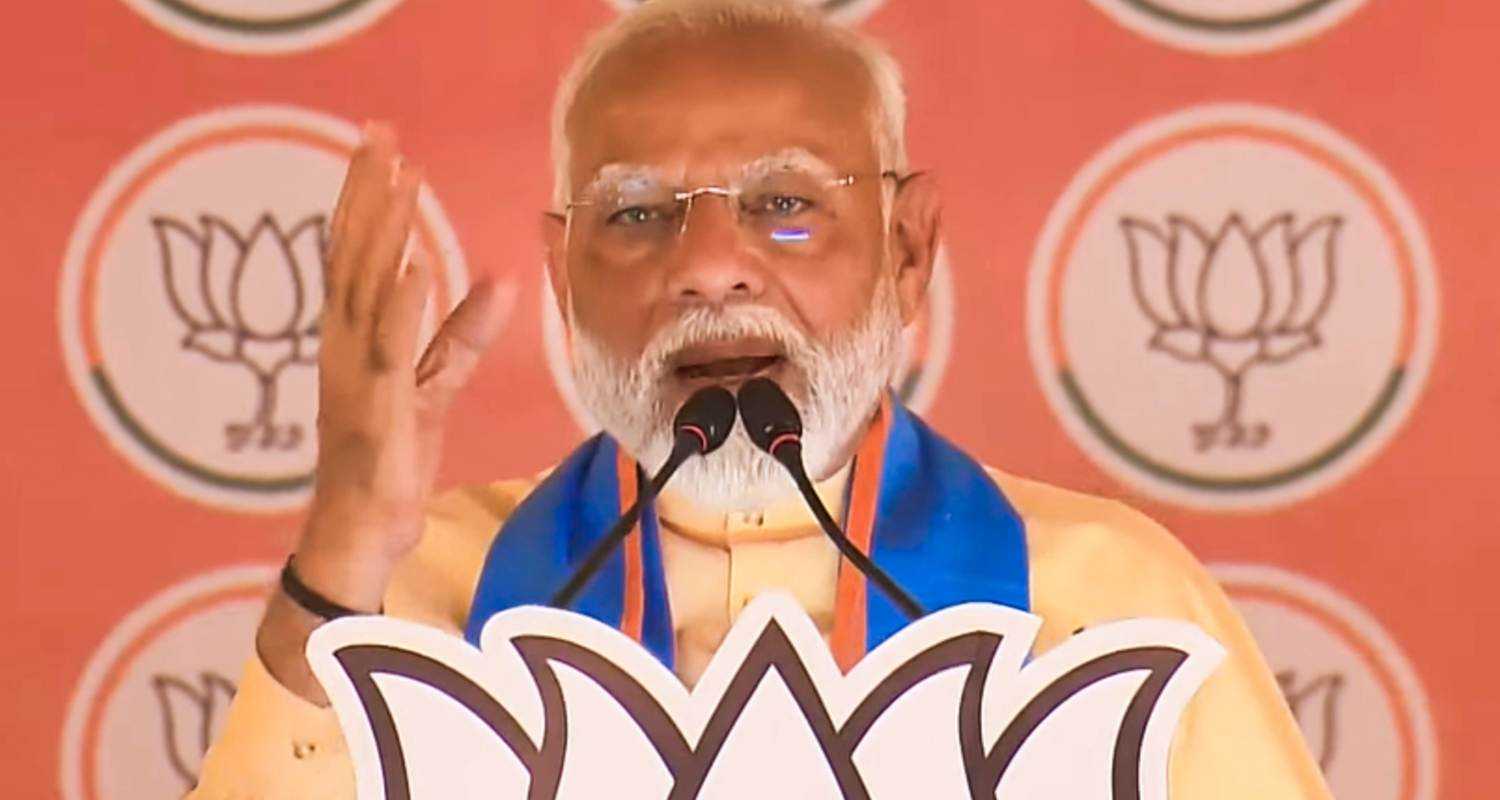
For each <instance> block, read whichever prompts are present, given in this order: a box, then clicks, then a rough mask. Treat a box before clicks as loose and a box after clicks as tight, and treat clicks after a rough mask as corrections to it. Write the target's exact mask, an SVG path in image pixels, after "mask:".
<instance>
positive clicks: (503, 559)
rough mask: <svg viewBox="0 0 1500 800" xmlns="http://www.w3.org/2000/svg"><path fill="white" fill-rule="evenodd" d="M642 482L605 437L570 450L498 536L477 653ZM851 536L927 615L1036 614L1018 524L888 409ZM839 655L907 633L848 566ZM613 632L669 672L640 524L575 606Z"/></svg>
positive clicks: (863, 474)
mask: <svg viewBox="0 0 1500 800" xmlns="http://www.w3.org/2000/svg"><path fill="white" fill-rule="evenodd" d="M643 480H644V475H643V473H642V472H641V470H640V469H639V467H638V466H637V465H636V464H635V462H634V460H633V459H631V458H630V457H629V456H628V455H626V454H625V453H624V452H623V451H622V450H621V448H620V447H619V445H618V444H616V443H615V441H614V440H613V439H611V438H610V437H609V436H608V435H606V434H602V433H601V434H599V435H597V436H594V437H593V438H591V439H589V440H588V441H586V442H584V443H583V445H581V446H580V447H579V448H578V449H577V450H575V451H573V453H572V454H571V455H569V456H568V458H567V459H566V460H565V461H563V462H562V464H560V465H559V466H558V467H557V469H555V470H553V472H552V473H551V474H550V475H549V476H548V477H547V479H546V480H544V481H543V482H542V483H541V484H540V485H538V486H537V487H536V489H534V490H533V491H532V492H531V493H530V494H529V495H527V497H526V499H525V500H524V501H522V502H521V504H520V505H519V506H517V507H516V509H515V511H514V512H513V513H512V514H511V515H510V517H509V518H508V519H506V521H505V522H504V523H503V524H502V525H501V527H500V531H499V533H498V535H497V536H496V538H495V541H494V543H493V544H492V545H491V546H490V551H489V554H488V555H487V556H486V558H485V562H484V568H483V570H482V571H481V573H480V576H479V583H478V586H477V588H476V590H475V594H474V600H473V603H472V605H471V607H470V611H469V620H468V624H467V625H466V627H465V637H466V638H467V639H468V640H469V641H470V642H472V643H474V644H475V645H476V646H477V645H478V642H479V634H480V631H481V630H482V629H483V628H484V623H485V622H487V621H488V620H489V618H490V617H491V616H493V615H495V614H497V613H499V612H501V611H504V610H506V609H508V608H513V607H515V606H521V605H541V604H545V603H546V602H547V601H548V599H549V598H550V597H551V596H552V594H553V592H555V591H556V590H557V589H558V587H560V586H562V584H563V583H564V582H565V581H566V580H567V579H568V577H569V576H570V575H571V574H572V573H573V571H574V569H576V568H577V566H578V564H579V562H580V561H582V559H583V557H584V556H585V554H587V553H588V551H589V549H590V548H591V547H592V546H593V544H594V543H595V542H596V541H597V540H598V539H599V538H601V537H602V536H603V535H604V534H605V532H606V531H607V530H608V528H609V527H610V525H612V524H613V523H614V521H615V519H616V518H618V517H619V515H620V510H621V509H622V508H625V507H628V506H629V505H630V504H631V503H633V502H634V500H635V496H636V491H637V489H638V487H639V485H640V483H641V482H642V481H643ZM844 525H845V531H846V532H847V533H848V535H849V538H850V539H851V540H853V542H854V543H855V545H856V546H858V547H859V548H860V549H861V550H863V551H864V552H865V553H867V554H869V555H870V557H871V559H873V560H874V562H875V563H876V564H878V565H879V566H880V567H881V568H883V569H884V570H886V571H887V572H888V573H890V575H891V577H892V578H893V579H894V580H895V581H896V583H897V584H899V585H900V586H901V587H902V588H904V589H906V591H908V592H910V593H911V594H912V595H913V596H914V597H915V598H916V599H917V601H918V602H919V603H920V604H921V605H922V607H923V608H924V609H926V610H927V611H935V610H937V609H940V608H946V607H948V606H952V605H957V604H959V603H967V602H989V603H996V604H999V605H1005V606H1010V607H1011V608H1017V609H1020V610H1022V611H1026V610H1029V605H1030V603H1029V590H1028V582H1027V554H1026V535H1025V529H1024V524H1023V522H1022V520H1021V518H1020V516H1019V515H1018V514H1017V513H1016V511H1015V509H1014V508H1013V507H1012V506H1011V504H1010V502H1009V501H1008V500H1006V498H1005V496H1004V495H1003V494H1002V493H1001V491H1000V489H999V487H998V486H996V485H995V482H994V481H993V480H992V479H991V478H990V476H989V475H988V474H987V473H986V472H985V471H984V468H983V467H981V466H980V465H979V464H978V463H977V462H975V461H974V459H972V458H970V457H969V456H968V455H966V454H965V453H964V452H963V451H961V450H959V449H958V448H957V447H956V446H954V445H953V444H952V443H951V442H949V441H947V440H946V439H944V438H943V437H942V436H939V435H938V434H937V433H936V432H934V431H933V430H932V429H931V428H929V427H928V426H927V425H926V423H924V422H923V421H922V420H920V419H918V418H917V417H916V415H914V414H912V413H911V412H910V411H909V410H907V409H906V408H905V407H903V406H902V405H901V404H900V403H899V402H896V401H894V400H893V399H891V398H889V397H887V399H886V400H885V402H883V403H882V404H881V407H880V410H879V412H878V414H877V416H876V418H875V421H874V423H873V424H872V425H871V426H870V430H869V432H868V433H867V434H866V436H865V439H864V441H863V442H862V443H861V445H860V448H859V450H858V451H857V453H856V456H855V460H854V465H853V475H852V476H851V479H850V498H849V502H848V503H846V515H845V520H844ZM838 583H839V585H838V593H837V604H836V606H835V612H834V624H833V631H832V636H831V639H832V649H833V653H834V657H835V658H836V659H837V661H838V663H839V664H840V666H842V667H843V668H844V669H848V668H850V667H851V666H853V665H854V664H855V663H856V662H858V661H859V659H860V658H862V657H863V656H864V654H865V653H866V652H867V651H868V650H870V649H872V648H874V647H875V646H877V645H879V644H880V643H881V642H882V641H884V640H885V639H886V638H888V637H889V636H890V635H891V634H893V633H895V632H896V631H897V630H899V629H900V628H901V627H902V626H904V625H905V624H906V622H907V620H906V619H905V617H904V616H903V615H902V614H901V612H900V610H898V609H897V608H896V607H895V606H894V605H892V604H891V603H890V602H889V600H887V598H886V597H885V596H884V595H882V594H880V593H879V592H875V593H873V594H872V593H870V592H868V591H867V587H866V585H865V580H864V577H863V576H862V575H860V573H859V572H858V570H856V569H854V568H853V567H852V566H850V565H849V564H848V563H847V562H844V563H842V564H841V565H840V568H839V577H838ZM574 610H576V611H578V612H579V613H582V614H586V615H588V616H590V617H593V618H594V619H596V620H599V621H601V622H604V623H606V624H608V625H613V626H618V627H620V628H621V629H622V630H624V631H625V632H626V633H627V634H629V635H631V636H633V637H634V638H635V639H636V640H637V641H640V642H641V643H642V644H643V645H644V646H645V647H646V648H647V649H648V650H650V651H651V652H652V653H653V654H654V655H655V656H656V657H657V658H658V659H660V660H661V661H662V662H663V663H664V664H666V665H667V667H669V668H670V667H672V665H673V626H672V611H671V608H670V607H669V604H668V602H667V588H666V574H665V571H664V569H663V566H662V557H661V543H660V539H659V526H658V523H657V518H656V514H655V511H654V509H652V508H650V507H649V506H648V507H647V508H646V509H645V511H644V513H642V515H641V522H640V524H639V525H638V526H637V527H636V530H635V531H633V532H632V533H631V534H630V535H629V536H628V537H627V538H626V542H625V546H624V547H622V548H620V549H618V550H616V552H615V553H614V554H613V555H612V556H611V557H610V559H609V560H608V562H607V563H606V564H605V566H604V568H603V569H602V570H600V572H599V574H598V575H596V576H595V577H594V579H593V580H592V581H590V582H589V585H588V586H587V587H585V589H584V590H583V593H582V594H581V595H579V598H578V601H577V603H576V606H575V609H574Z"/></svg>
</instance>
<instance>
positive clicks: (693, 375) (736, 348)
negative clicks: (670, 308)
mask: <svg viewBox="0 0 1500 800" xmlns="http://www.w3.org/2000/svg"><path fill="white" fill-rule="evenodd" d="M785 360H786V356H785V355H784V354H783V353H782V352H781V349H780V347H779V346H778V345H776V344H775V343H772V342H765V341H750V340H741V341H734V342H715V343H712V344H703V345H693V346H691V347H687V348H684V349H683V350H682V351H681V352H679V353H678V354H677V355H676V357H674V358H673V359H672V362H673V367H672V374H673V375H675V376H677V377H678V378H680V379H682V380H685V381H694V382H699V381H706V382H714V383H726V382H727V383H733V382H738V381H744V380H749V379H750V378H753V377H755V376H757V375H763V374H765V373H767V372H770V371H771V370H773V369H775V368H776V367H777V366H778V365H779V364H781V363H782V362H783V361H785Z"/></svg>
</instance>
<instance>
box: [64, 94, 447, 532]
mask: <svg viewBox="0 0 1500 800" xmlns="http://www.w3.org/2000/svg"><path fill="white" fill-rule="evenodd" d="M357 141H358V131H357V130H356V129H355V128H354V126H352V125H349V124H348V123H345V122H342V121H340V120H336V119H333V118H330V117H326V116H322V115H319V114H312V113H309V112H306V111H301V110H296V109H290V108H281V107H265V106H252V107H241V108H235V109H229V110H224V111H218V112H214V113H210V114H205V115H203V116H198V117H193V118H190V119H187V120H184V121H182V122H179V123H177V124H176V125H173V126H172V127H170V128H168V129H167V130H166V131H163V132H162V133H160V134H158V135H157V136H155V137H154V138H152V139H151V140H150V141H148V142H147V143H146V144H144V145H142V146H141V147H140V148H138V149H137V150H136V151H135V152H133V153H131V154H130V155H129V156H127V157H126V158H125V159H124V161H123V162H122V163H121V164H119V165H118V166H117V167H115V169H114V170H113V171H112V172H111V173H110V175H109V176H108V178H106V179H105V181H104V183H103V184H102V185H101V186H100V187H99V188H98V189H97V190H96V191H95V193H94V196H93V197H92V198H91V199H90V200H89V204H88V207H87V209H86V210H85V211H84V213H83V216H82V217H81V218H80V220H79V222H78V224H77V227H76V228H75V229H74V232H73V235H72V238H71V240H70V241H69V243H68V252H67V260H66V263H65V264H64V266H63V271H62V283H61V288H60V293H61V296H60V298H59V304H60V306H61V314H60V324H61V334H62V342H63V352H64V354H65V356H66V358H67V365H68V371H69V375H70V377H71V378H72V380H73V385H74V388H75V389H76V390H77V391H78V394H79V396H80V397H81V398H82V400H83V404H84V406H85V407H86V408H87V409H88V412H89V415H90V416H91V417H92V418H93V420H94V422H95V424H97V425H98V426H99V427H100V429H102V430H103V431H104V433H105V435H106V436H107V437H108V439H109V441H110V442H111V443H112V444H114V446H115V447H116V449H118V450H119V451H120V452H122V453H124V454H125V455H126V456H127V457H128V458H129V459H130V461H131V462H132V463H134V464H135V465H136V466H137V467H139V468H140V469H142V470H143V471H144V472H146V473H147V474H148V475H150V476H151V477H153V478H155V479H156V480H157V481H159V482H161V483H162V484H164V485H166V486H168V487H169V488H171V489H172V490H173V491H176V492H178V493H180V494H182V495H184V496H186V497H190V498H193V499H196V500H200V501H203V502H207V503H211V504H215V505H222V506H228V507H231V508H235V509H240V510H266V511H276V510H284V509H287V508H290V507H293V506H296V505H298V504H300V503H301V502H302V501H303V500H304V499H305V497H306V495H307V491H308V487H309V485H310V481H311V477H312V469H313V464H314V461H315V459H316V455H317V453H316V444H317V442H316V432H317V427H316V424H317V370H316V364H317V354H318V317H319V314H320V310H321V308H322V301H323V292H322V284H323V278H322V272H323V269H322V257H323V251H324V243H325V240H326V237H327V217H328V214H329V212H330V210H331V206H332V204H333V202H334V200H335V198H336V197H337V195H338V188H339V185H340V184H341V183H342V181H343V176H344V171H345V169H346V165H347V161H348V158H349V155H350V154H351V153H352V152H353V150H354V147H355V146H356V143H357ZM420 205H421V214H420V218H419V220H418V224H417V226H416V229H417V233H418V236H419V237H420V238H421V239H422V240H423V243H424V244H425V245H426V246H427V247H428V250H429V251H430V252H432V253H434V254H437V256H438V259H439V261H440V262H441V264H440V269H441V271H442V272H441V274H442V275H444V276H445V278H444V279H441V280H439V281H438V282H437V287H436V289H435V295H436V296H435V298H434V299H435V302H433V303H431V304H430V305H429V323H430V321H431V320H430V317H431V316H432V312H433V311H434V309H446V308H449V307H450V306H451V304H452V302H453V298H457V297H460V296H462V294H463V292H464V289H465V286H466V283H467V276H466V272H465V267H464V260H463V255H462V253H461V251H460V250H459V246H458V242H457V239H456V237H455V236H454V234H453V231H452V229H451V228H450V227H449V225H448V223H447V221H446V219H445V217H444V215H443V213H442V209H441V208H440V207H439V206H438V204H437V201H436V199H435V198H433V197H432V195H431V194H430V193H429V192H428V191H427V190H426V189H424V190H423V192H422V196H421V199H420ZM428 329H429V330H431V325H430V324H429V325H428Z"/></svg>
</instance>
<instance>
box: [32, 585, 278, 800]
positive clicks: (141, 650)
mask: <svg viewBox="0 0 1500 800" xmlns="http://www.w3.org/2000/svg"><path fill="white" fill-rule="evenodd" d="M275 577H276V569H275V568H274V567H271V566H246V567H229V568H225V569H220V570H216V571H214V572H210V573H207V574H204V575H200V576H197V577H194V578H191V579H189V580H186V581H183V582H182V583H180V584H177V585H175V586H173V587H171V588H169V589H166V590H165V591H163V592H161V593H160V594H158V595H157V596H155V597H153V598H151V599H150V600H148V601H147V602H146V603H144V604H142V605H141V606H140V607H139V608H137V609H135V610H134V611H132V612H131V613H130V614H128V615H126V617H125V618H124V620H122V621H121V622H120V624H119V626H117V627H116V628H115V629H114V630H113V631H111V632H110V633H109V635H108V636H107V637H105V640H104V642H103V643H102V644H101V645H100V646H99V649H98V650H96V651H95V653H94V656H93V658H92V659H90V661H89V664H88V666H87V667H86V668H85V669H84V672H83V677H82V678H81V679H80V681H79V683H78V687H77V689H76V690H75V691H74V694H73V699H72V701H71V702H70V703H69V704H68V715H67V721H66V723H65V725H64V729H63V738H62V764H61V768H62V773H61V776H60V778H61V785H62V796H63V797H64V798H65V800H118V798H135V797H181V796H182V795H183V794H184V793H186V792H188V791H189V790H191V789H192V788H193V787H194V786H195V785H197V783H198V773H199V768H200V767H201V765H202V761H203V755H204V753H205V752H206V751H207V750H208V746H209V744H211V743H212V742H213V740H214V738H215V737H216V736H217V735H218V731H219V729H220V728H222V727H223V724H224V719H225V713H226V712H227V711H228V708H229V703H230V701H231V700H232V699H233V698H234V693H235V686H236V681H238V680H239V677H240V671H241V670H242V669H243V668H244V665H245V659H246V658H248V657H249V656H250V653H251V652H252V650H253V640H254V638H255V629H256V626H257V625H258V624H259V622H260V616H261V613H262V612H263V611H264V609H265V599H266V590H267V587H268V586H270V584H271V582H272V581H273V580H274V579H275Z"/></svg>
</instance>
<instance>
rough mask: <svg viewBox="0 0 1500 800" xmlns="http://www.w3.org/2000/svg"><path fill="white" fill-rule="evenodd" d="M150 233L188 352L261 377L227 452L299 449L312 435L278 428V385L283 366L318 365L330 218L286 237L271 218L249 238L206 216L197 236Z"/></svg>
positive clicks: (160, 221)
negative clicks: (249, 409) (251, 405)
mask: <svg viewBox="0 0 1500 800" xmlns="http://www.w3.org/2000/svg"><path fill="white" fill-rule="evenodd" d="M151 223H152V225H153V226H154V228H155V229H156V237H157V241H158V243H159V244H160V245H161V263H162V278H163V281H164V283H165V286H166V291H167V299H168V301H169V302H170V303H171V306H172V310H173V311H174V312H176V314H177V316H178V317H179V318H180V319H181V320H182V322H183V324H184V325H185V326H186V328H187V332H186V333H185V335H184V336H183V338H182V347H183V348H184V349H186V350H192V351H194V352H197V353H200V354H202V355H203V356H205V357H207V358H209V359H212V360H213V361H217V362H220V363H224V364H234V365H238V366H239V367H240V368H242V369H248V370H250V371H251V372H252V373H254V375H255V380H256V384H257V387H258V392H259V394H258V397H257V399H256V403H255V411H254V413H253V414H252V416H251V418H250V419H248V420H245V421H240V422H230V423H228V424H226V425H225V426H224V433H225V438H226V442H227V445H228V447H229V449H230V450H232V451H239V450H243V449H244V448H245V447H247V446H251V445H252V444H253V445H254V446H256V447H259V448H261V449H263V450H272V449H275V450H291V449H294V448H296V447H297V446H298V445H300V444H301V443H302V441H303V439H304V438H305V436H306V432H305V431H303V430H302V426H301V425H299V424H297V423H289V424H285V425H281V424H278V423H277V422H276V419H275V417H276V403H277V383H278V379H279V377H280V375H281V371H282V370H283V369H285V368H286V367H287V366H289V365H292V364H303V365H314V364H316V363H317V355H318V341H319V339H318V319H319V315H320V314H321V312H322V306H323V252H324V248H325V244H326V241H325V236H326V234H325V226H324V215H323V214H314V215H312V216H309V217H307V218H306V219H303V220H301V221H300V222H298V223H296V224H295V225H292V226H291V227H290V228H283V227H282V225H281V224H280V223H278V222H277V221H276V218H275V217H274V216H272V215H271V214H270V212H267V213H265V214H262V215H261V216H260V218H259V219H257V220H256V221H255V223H254V224H253V225H251V227H250V229H249V230H248V231H246V232H244V233H241V232H239V231H237V230H235V229H234V227H233V226H231V225H230V224H229V223H228V222H227V221H225V220H224V219H222V218H220V217H216V216H213V215H210V214H204V215H202V216H201V217H199V219H198V226H197V227H196V228H195V227H193V226H190V225H188V224H186V223H184V222H181V221H179V220H176V219H173V218H171V217H165V216H157V217H154V218H152V220H151Z"/></svg>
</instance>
